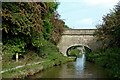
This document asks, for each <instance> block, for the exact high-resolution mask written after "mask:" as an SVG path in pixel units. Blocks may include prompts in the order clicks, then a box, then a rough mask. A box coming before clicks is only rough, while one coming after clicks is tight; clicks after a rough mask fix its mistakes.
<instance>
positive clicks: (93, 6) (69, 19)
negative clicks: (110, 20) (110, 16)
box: [57, 0, 119, 29]
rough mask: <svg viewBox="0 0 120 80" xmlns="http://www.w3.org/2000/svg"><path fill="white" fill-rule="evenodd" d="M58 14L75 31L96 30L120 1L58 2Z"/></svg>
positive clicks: (76, 0) (84, 0)
mask: <svg viewBox="0 0 120 80" xmlns="http://www.w3.org/2000/svg"><path fill="white" fill-rule="evenodd" d="M57 1H59V2H60V5H59V6H58V9H57V11H58V13H59V14H60V15H61V19H64V21H65V24H66V25H67V26H68V27H70V28H74V29H94V28H96V27H95V26H96V25H97V24H98V23H100V22H101V21H102V17H103V16H104V15H106V14H107V13H109V12H110V9H113V8H114V6H115V5H116V4H117V3H118V2H119V0H57Z"/></svg>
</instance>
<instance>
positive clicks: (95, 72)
mask: <svg viewBox="0 0 120 80" xmlns="http://www.w3.org/2000/svg"><path fill="white" fill-rule="evenodd" d="M30 78H108V75H107V72H106V71H105V69H104V68H102V67H100V66H98V65H96V64H94V63H90V62H87V61H85V55H84V54H83V55H82V57H81V58H77V60H76V62H69V63H66V64H63V65H61V66H57V67H53V68H49V69H48V70H45V71H43V72H40V73H38V74H36V75H34V76H30Z"/></svg>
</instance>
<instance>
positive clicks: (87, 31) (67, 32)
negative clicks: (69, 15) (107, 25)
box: [62, 29, 96, 35]
mask: <svg viewBox="0 0 120 80" xmlns="http://www.w3.org/2000/svg"><path fill="white" fill-rule="evenodd" d="M95 30H96V29H65V30H64V32H63V33H62V35H93V34H94V32H95Z"/></svg>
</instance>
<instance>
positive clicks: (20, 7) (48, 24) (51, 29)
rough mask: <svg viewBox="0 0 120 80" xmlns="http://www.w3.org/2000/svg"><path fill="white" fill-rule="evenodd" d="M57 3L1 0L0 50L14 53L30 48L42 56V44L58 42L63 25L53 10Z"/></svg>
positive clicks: (44, 45) (43, 46)
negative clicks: (2, 0) (1, 33)
mask: <svg viewBox="0 0 120 80" xmlns="http://www.w3.org/2000/svg"><path fill="white" fill-rule="evenodd" d="M58 5H59V3H57V2H12V3H7V2H3V3H2V23H3V25H2V32H3V36H2V42H3V45H4V47H3V51H4V50H6V49H8V50H10V51H11V52H12V53H13V54H15V53H16V52H23V53H24V52H26V51H27V49H31V50H35V51H36V52H37V53H38V54H40V55H41V56H43V55H45V54H46V55H48V53H47V52H46V53H42V52H43V51H42V50H43V48H45V47H48V46H49V47H50V46H52V45H53V44H57V43H58V41H59V39H60V37H61V33H62V31H63V29H64V27H65V23H64V21H63V20H61V19H60V15H59V14H58V13H57V11H56V9H57V7H58ZM47 41H48V42H47ZM50 42H52V43H50ZM48 43H50V44H48ZM47 44H48V45H47ZM54 47H55V46H54Z"/></svg>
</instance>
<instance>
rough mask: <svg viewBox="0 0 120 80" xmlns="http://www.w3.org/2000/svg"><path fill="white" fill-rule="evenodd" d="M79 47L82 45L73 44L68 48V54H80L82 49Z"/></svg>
mask: <svg viewBox="0 0 120 80" xmlns="http://www.w3.org/2000/svg"><path fill="white" fill-rule="evenodd" d="M78 47H81V46H72V47H70V48H69V49H68V51H67V54H68V56H78V55H79V53H80V52H81V50H79V49H77V48H78Z"/></svg>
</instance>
